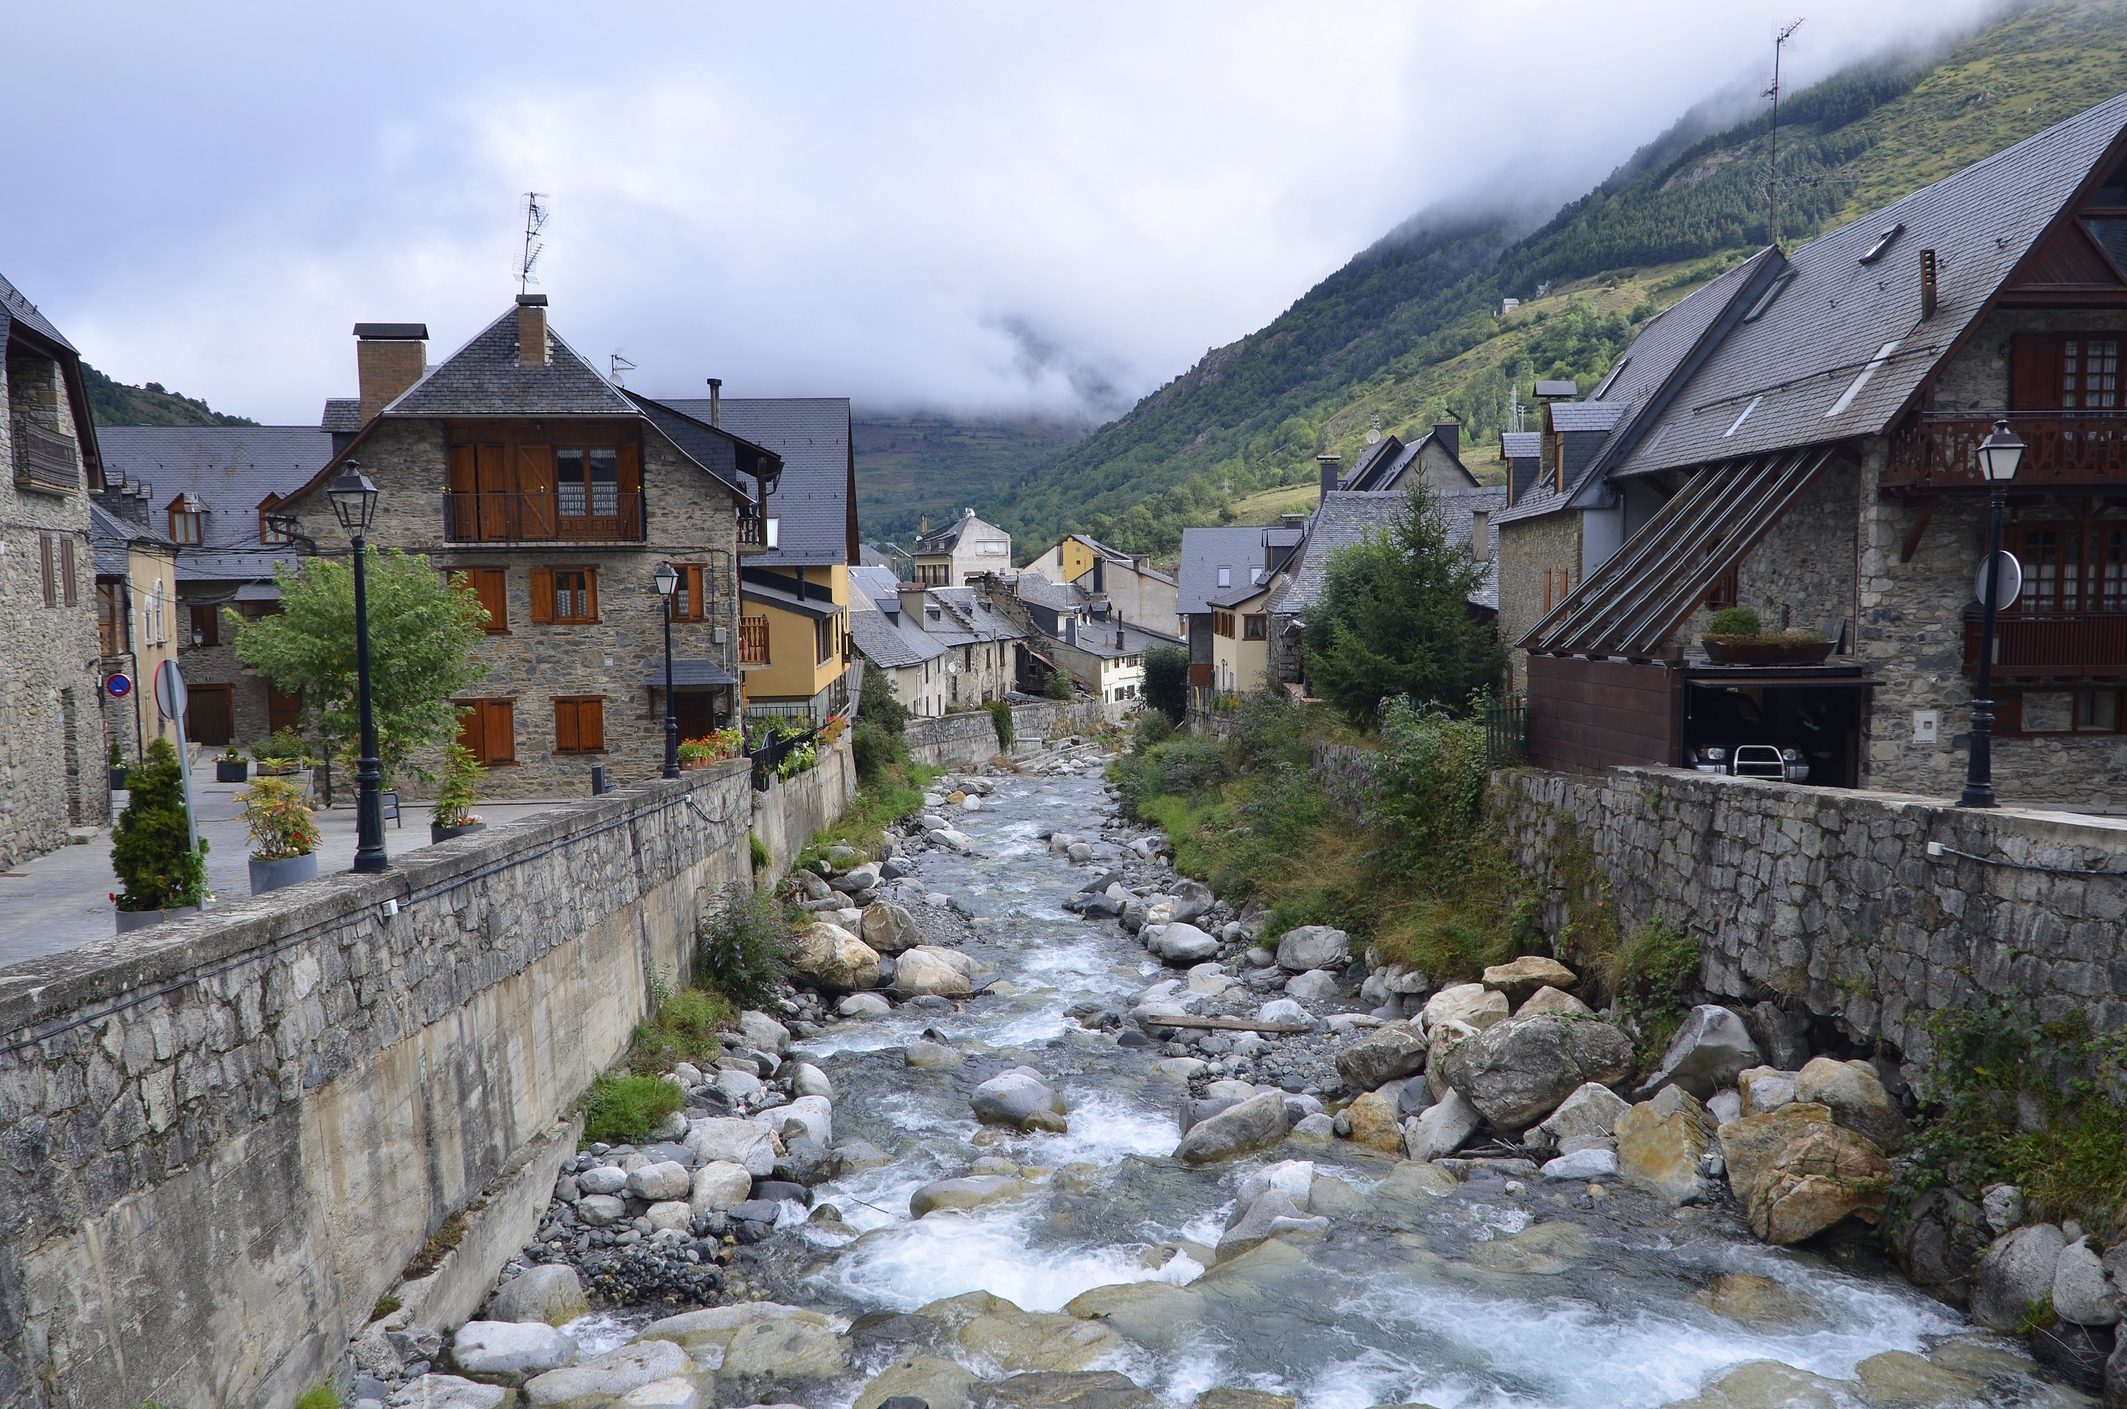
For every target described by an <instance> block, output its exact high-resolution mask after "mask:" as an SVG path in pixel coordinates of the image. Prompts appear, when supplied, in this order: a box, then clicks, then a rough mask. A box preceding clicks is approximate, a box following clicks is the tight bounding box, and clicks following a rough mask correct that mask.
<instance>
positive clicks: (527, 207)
mask: <svg viewBox="0 0 2127 1409" xmlns="http://www.w3.org/2000/svg"><path fill="white" fill-rule="evenodd" d="M541 194H542V193H541V192H538V191H526V192H525V193H524V254H523V256H522V257H520V258H519V259H518V261H517V292H518V293H528V292H530V290H531V287H532V285H534V284H536V283H538V282H539V280H538V279H536V278H534V277H533V275H532V267H533V266H534V265H536V264H538V263H539V256H540V254H541V252H542V251H544V250H545V249H546V242H545V241H543V240H541V239H540V238H539V232H540V231H542V230H544V229H546V228H547V208H546V207H545V206H543V205H541V204H540V203H539V197H540V195H541Z"/></svg>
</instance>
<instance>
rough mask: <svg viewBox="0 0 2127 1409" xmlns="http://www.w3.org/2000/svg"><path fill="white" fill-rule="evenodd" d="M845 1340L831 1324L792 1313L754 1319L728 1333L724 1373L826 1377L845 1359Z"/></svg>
mask: <svg viewBox="0 0 2127 1409" xmlns="http://www.w3.org/2000/svg"><path fill="white" fill-rule="evenodd" d="M848 1351H849V1346H848V1342H846V1341H844V1340H843V1339H842V1338H841V1337H839V1336H837V1335H836V1334H835V1333H834V1328H833V1327H831V1326H821V1325H816V1324H814V1323H812V1322H810V1321H803V1320H800V1319H798V1318H797V1317H795V1316H792V1317H779V1318H775V1319H772V1320H765V1321H755V1322H753V1323H752V1324H751V1325H749V1326H746V1327H744V1328H742V1329H741V1330H740V1331H739V1332H738V1333H737V1334H736V1335H734V1336H732V1338H731V1343H730V1344H729V1345H728V1346H726V1347H725V1349H724V1364H723V1368H722V1371H721V1373H722V1374H725V1375H774V1376H776V1377H777V1378H778V1379H785V1378H788V1379H802V1380H826V1379H833V1378H835V1377H836V1376H839V1375H840V1374H841V1373H842V1371H843V1370H844V1369H845V1368H846V1367H847V1365H848V1363H849V1356H848Z"/></svg>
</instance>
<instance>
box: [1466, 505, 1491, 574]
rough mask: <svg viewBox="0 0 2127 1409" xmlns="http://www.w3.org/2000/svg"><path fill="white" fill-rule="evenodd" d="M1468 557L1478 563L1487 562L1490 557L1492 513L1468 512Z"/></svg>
mask: <svg viewBox="0 0 2127 1409" xmlns="http://www.w3.org/2000/svg"><path fill="white" fill-rule="evenodd" d="M1470 556H1471V557H1473V558H1475V559H1476V560H1477V561H1478V562H1480V563H1482V562H1488V561H1490V560H1491V557H1492V511H1491V510H1490V509H1472V510H1471V511H1470Z"/></svg>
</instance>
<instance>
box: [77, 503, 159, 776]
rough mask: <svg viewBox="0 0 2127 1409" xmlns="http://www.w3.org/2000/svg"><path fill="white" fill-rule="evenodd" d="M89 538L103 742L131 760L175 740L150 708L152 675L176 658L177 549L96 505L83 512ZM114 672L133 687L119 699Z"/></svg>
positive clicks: (155, 709)
mask: <svg viewBox="0 0 2127 1409" xmlns="http://www.w3.org/2000/svg"><path fill="white" fill-rule="evenodd" d="M89 541H90V548H91V551H92V552H93V554H94V557H95V560H96V633H97V645H98V651H97V653H98V656H99V657H100V660H99V664H100V666H101V670H102V679H103V681H104V689H103V691H102V703H103V718H104V726H105V737H106V739H107V741H109V742H113V743H116V744H117V745H118V749H119V753H120V754H121V755H122V756H123V757H124V758H126V759H127V760H129V761H131V760H136V759H138V758H139V757H140V756H141V751H142V750H143V749H145V748H146V747H147V745H148V741H149V740H151V739H158V738H168V739H173V740H174V739H175V737H176V735H175V732H174V730H173V729H172V726H171V723H170V721H169V720H167V719H165V718H163V717H162V711H160V710H158V709H157V708H156V707H155V672H156V670H157V669H158V668H159V667H160V666H161V665H162V663H163V662H164V661H166V660H176V659H177V636H178V626H177V545H176V544H174V543H172V542H171V541H170V540H169V539H167V538H164V537H163V536H162V535H161V534H159V533H156V532H154V531H153V530H151V529H148V528H146V527H144V526H142V525H140V524H137V523H133V522H130V521H128V520H126V519H122V518H120V517H118V516H117V515H116V514H113V513H111V512H110V511H108V510H107V509H105V508H104V507H103V506H102V505H100V504H98V505H92V506H91V508H90V510H89ZM114 675H124V676H126V677H128V678H129V679H130V680H131V681H132V683H133V688H132V689H131V690H130V691H129V692H128V693H127V695H126V697H125V698H123V699H119V698H114V697H113V696H112V694H111V692H110V681H111V678H112V677H113V676H114Z"/></svg>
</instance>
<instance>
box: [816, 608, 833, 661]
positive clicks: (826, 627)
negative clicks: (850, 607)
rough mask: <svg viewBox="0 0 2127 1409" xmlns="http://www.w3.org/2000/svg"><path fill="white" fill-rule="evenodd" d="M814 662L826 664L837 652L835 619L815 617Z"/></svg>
mask: <svg viewBox="0 0 2127 1409" xmlns="http://www.w3.org/2000/svg"><path fill="white" fill-rule="evenodd" d="M812 644H813V657H814V659H813V664H815V665H825V664H827V662H828V660H829V659H830V658H832V657H833V655H834V653H835V619H834V618H833V617H831V616H823V617H818V618H815V619H814V621H813V623H812Z"/></svg>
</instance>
